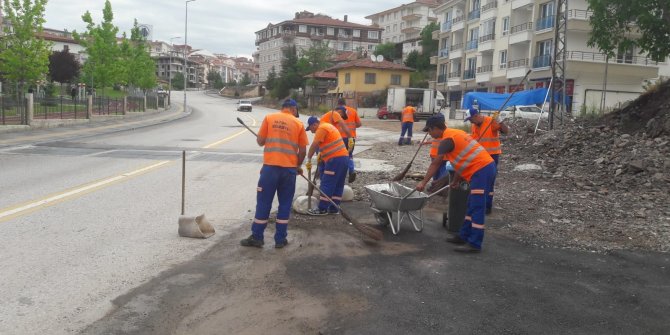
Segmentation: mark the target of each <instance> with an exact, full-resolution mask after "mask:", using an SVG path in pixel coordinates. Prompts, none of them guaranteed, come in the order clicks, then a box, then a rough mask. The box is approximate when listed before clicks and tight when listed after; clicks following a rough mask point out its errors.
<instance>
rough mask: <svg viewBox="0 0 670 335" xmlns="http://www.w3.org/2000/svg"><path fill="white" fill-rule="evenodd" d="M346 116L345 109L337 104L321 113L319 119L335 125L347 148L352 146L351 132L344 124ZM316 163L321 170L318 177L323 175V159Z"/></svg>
mask: <svg viewBox="0 0 670 335" xmlns="http://www.w3.org/2000/svg"><path fill="white" fill-rule="evenodd" d="M348 118H349V116H348V115H347V109H346V108H345V107H343V106H338V107H336V108H335V109H334V110H332V111H330V112H327V113H326V114H323V116H322V117H321V120H320V122H321V123H330V124H332V125H333V126H335V128H337V130H338V131H339V132H340V136H341V137H342V141H344V146H345V147H346V148H347V150H349V148H351V149H353V147H354V139H353V136H352V132H351V131H350V130H349V127H348V126H347V124H346V120H347V119H348ZM318 164H319V166H318V169H319V171H321V172H320V173H319V177H321V176H322V175H323V161H322V160H321V161H319V163H318ZM348 167H349V163H347V168H348Z"/></svg>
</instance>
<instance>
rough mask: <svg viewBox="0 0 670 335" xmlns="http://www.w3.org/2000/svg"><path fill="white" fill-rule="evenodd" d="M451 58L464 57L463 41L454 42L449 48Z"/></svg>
mask: <svg viewBox="0 0 670 335" xmlns="http://www.w3.org/2000/svg"><path fill="white" fill-rule="evenodd" d="M449 51H450V52H449V59H456V58H461V57H463V43H458V44H454V45H452V46H451V47H450V48H449Z"/></svg>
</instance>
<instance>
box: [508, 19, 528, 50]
mask: <svg viewBox="0 0 670 335" xmlns="http://www.w3.org/2000/svg"><path fill="white" fill-rule="evenodd" d="M532 39H533V22H527V23H523V24H520V25H516V26H514V27H512V28H510V30H509V44H510V45H513V44H518V43H529V42H530V41H531V40H532Z"/></svg>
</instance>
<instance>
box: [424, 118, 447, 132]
mask: <svg viewBox="0 0 670 335" xmlns="http://www.w3.org/2000/svg"><path fill="white" fill-rule="evenodd" d="M441 124H444V116H442V117H440V116H439V115H432V116H431V117H429V118H428V120H426V126H425V127H423V131H428V130H429V129H430V128H432V127H436V126H438V125H441Z"/></svg>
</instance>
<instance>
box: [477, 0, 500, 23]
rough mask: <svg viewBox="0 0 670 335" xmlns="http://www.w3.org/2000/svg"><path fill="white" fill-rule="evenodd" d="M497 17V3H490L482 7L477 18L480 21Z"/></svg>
mask: <svg viewBox="0 0 670 335" xmlns="http://www.w3.org/2000/svg"><path fill="white" fill-rule="evenodd" d="M497 15H498V1H495V0H494V1H491V2H489V3H487V4H486V5H484V6H482V14H481V17H480V18H479V19H480V20H482V21H486V20H488V19H492V18H494V17H496V16H497Z"/></svg>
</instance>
